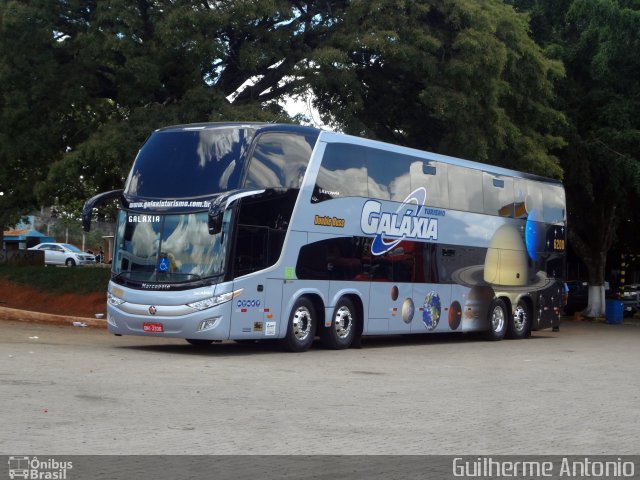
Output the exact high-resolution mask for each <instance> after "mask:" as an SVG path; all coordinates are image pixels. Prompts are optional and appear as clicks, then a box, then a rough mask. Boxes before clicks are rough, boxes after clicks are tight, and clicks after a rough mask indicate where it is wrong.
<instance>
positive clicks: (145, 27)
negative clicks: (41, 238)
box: [0, 0, 342, 225]
mask: <svg viewBox="0 0 640 480" xmlns="http://www.w3.org/2000/svg"><path fill="white" fill-rule="evenodd" d="M341 8H342V2H339V1H333V2H329V3H323V2H309V3H305V2H298V1H285V0H271V1H265V2H255V1H240V2H226V1H224V2H199V3H193V2H188V1H184V0H180V1H174V0H154V1H151V0H140V1H137V2H128V1H125V0H112V1H109V2H99V1H97V0H89V1H84V0H82V1H81V0H36V1H33V2H22V1H17V0H6V1H4V2H1V3H0V163H1V164H2V165H3V167H4V166H6V168H3V169H2V170H1V171H0V191H4V192H5V195H4V198H0V202H2V203H1V205H0V206H1V207H2V209H0V211H1V212H2V213H1V215H3V216H0V223H3V224H4V225H10V224H12V223H13V222H14V220H15V216H16V215H17V214H20V213H23V212H24V211H25V210H26V211H28V210H29V209H30V208H33V207H35V206H36V205H37V204H38V203H40V204H44V205H52V204H54V203H55V199H57V200H58V203H59V204H60V205H61V207H62V209H63V210H65V211H72V213H73V212H75V213H76V214H77V213H79V211H78V207H79V205H80V203H81V201H82V200H84V199H86V198H87V197H89V196H91V195H93V194H94V193H96V192H98V191H105V190H111V189H116V188H121V187H122V186H123V183H124V180H125V177H126V175H127V173H128V170H129V167H130V165H131V163H132V161H133V158H134V157H135V154H136V152H137V150H138V149H139V147H140V145H141V144H142V143H143V142H144V140H145V139H146V137H147V136H148V135H149V134H150V133H151V131H153V130H154V129H156V128H158V127H161V126H166V125H170V124H179V123H190V122H203V121H209V120H215V121H221V120H222V121H224V120H233V119H240V118H241V119H243V120H247V119H249V120H264V121H285V122H286V121H291V119H289V118H288V116H287V115H286V114H285V113H284V111H283V110H282V109H281V108H280V107H278V106H277V103H275V101H276V100H277V99H279V98H281V97H282V96H283V95H285V94H287V93H291V92H295V91H296V90H297V89H299V88H302V86H301V85H302V84H301V77H300V75H298V73H297V65H298V63H299V62H300V61H301V60H302V59H303V58H305V57H306V55H307V54H308V52H309V51H311V50H312V49H314V48H316V47H317V45H318V44H319V42H320V40H321V38H322V36H323V35H324V34H325V31H326V30H327V29H328V28H330V27H331V25H332V24H334V23H335V18H336V17H335V15H337V14H339V13H340V11H341ZM251 78H254V79H255V84H254V85H253V86H252V87H248V88H245V89H244V90H242V91H238V89H239V88H240V87H241V86H242V85H243V84H245V82H246V81H247V80H249V79H251ZM234 93H235V98H234V100H233V102H230V101H229V100H228V97H229V96H230V95H231V94H234ZM81 177H82V178H81Z"/></svg>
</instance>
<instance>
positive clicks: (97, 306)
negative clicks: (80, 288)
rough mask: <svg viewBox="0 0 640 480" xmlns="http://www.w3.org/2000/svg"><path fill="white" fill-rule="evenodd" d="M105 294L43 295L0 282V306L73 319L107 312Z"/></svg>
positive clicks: (19, 286)
mask: <svg viewBox="0 0 640 480" xmlns="http://www.w3.org/2000/svg"><path fill="white" fill-rule="evenodd" d="M106 303H107V294H106V292H105V293H91V294H84V295H77V294H73V293H65V294H54V293H43V292H40V291H38V290H35V289H33V288H31V287H28V286H26V285H17V284H14V283H11V282H7V281H6V280H0V306H2V307H8V308H17V309H19V310H30V311H32V312H43V313H53V314H56V315H69V316H73V317H91V318H93V317H94V316H95V314H96V313H105V312H106V311H107V306H106Z"/></svg>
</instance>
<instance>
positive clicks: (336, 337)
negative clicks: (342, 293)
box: [320, 298, 358, 350]
mask: <svg viewBox="0 0 640 480" xmlns="http://www.w3.org/2000/svg"><path fill="white" fill-rule="evenodd" d="M357 316H358V314H357V310H356V308H355V305H354V304H353V302H352V301H351V300H349V299H348V298H341V299H340V301H338V304H337V305H336V308H335V309H334V310H333V315H332V317H331V326H329V327H324V328H322V330H321V331H320V342H321V343H322V345H323V346H325V347H326V348H330V349H333V350H341V349H343V348H349V347H350V346H351V342H353V338H354V336H355V334H356V322H357Z"/></svg>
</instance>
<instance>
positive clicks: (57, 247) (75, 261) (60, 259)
mask: <svg viewBox="0 0 640 480" xmlns="http://www.w3.org/2000/svg"><path fill="white" fill-rule="evenodd" d="M29 250H42V251H44V263H45V265H66V266H67V267H75V266H76V265H95V263H96V257H95V256H93V255H91V254H89V253H84V252H83V251H82V250H80V249H79V248H78V247H76V246H74V245H70V244H68V243H41V244H39V245H36V246H35V247H31V248H30V249H29Z"/></svg>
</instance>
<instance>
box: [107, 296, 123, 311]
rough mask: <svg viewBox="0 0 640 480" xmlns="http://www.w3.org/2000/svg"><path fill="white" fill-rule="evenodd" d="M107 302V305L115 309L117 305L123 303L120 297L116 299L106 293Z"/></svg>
mask: <svg viewBox="0 0 640 480" xmlns="http://www.w3.org/2000/svg"><path fill="white" fill-rule="evenodd" d="M107 302H108V303H109V305H113V306H114V307H117V306H118V305H120V304H122V303H124V300H123V299H121V298H120V297H116V296H115V295H113V294H112V293H111V292H107Z"/></svg>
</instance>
